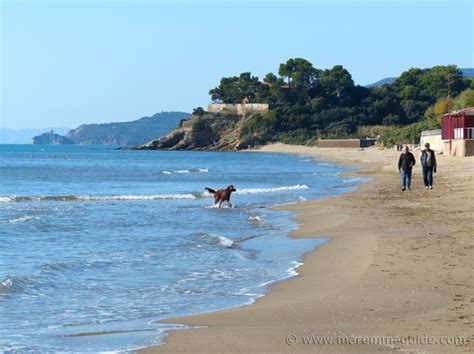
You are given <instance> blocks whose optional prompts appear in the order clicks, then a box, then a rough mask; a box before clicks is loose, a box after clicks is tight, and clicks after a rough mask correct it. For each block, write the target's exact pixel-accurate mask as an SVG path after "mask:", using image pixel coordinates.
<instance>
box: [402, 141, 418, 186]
mask: <svg viewBox="0 0 474 354" xmlns="http://www.w3.org/2000/svg"><path fill="white" fill-rule="evenodd" d="M415 163H416V160H415V156H413V154H412V153H411V152H410V149H409V148H408V146H406V145H405V147H404V148H403V152H402V153H401V154H400V158H399V159H398V170H399V171H400V172H401V174H402V191H405V189H407V188H408V190H411V189H410V188H411V172H412V169H413V166H415Z"/></svg>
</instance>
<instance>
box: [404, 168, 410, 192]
mask: <svg viewBox="0 0 474 354" xmlns="http://www.w3.org/2000/svg"><path fill="white" fill-rule="evenodd" d="M410 186H411V168H402V187H403V188H410Z"/></svg>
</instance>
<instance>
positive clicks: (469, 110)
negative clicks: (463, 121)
mask: <svg viewBox="0 0 474 354" xmlns="http://www.w3.org/2000/svg"><path fill="white" fill-rule="evenodd" d="M460 113H465V114H466V115H467V116H472V115H474V107H467V108H463V109H460V110H457V111H452V112H451V113H446V114H444V116H449V114H451V115H453V114H460Z"/></svg>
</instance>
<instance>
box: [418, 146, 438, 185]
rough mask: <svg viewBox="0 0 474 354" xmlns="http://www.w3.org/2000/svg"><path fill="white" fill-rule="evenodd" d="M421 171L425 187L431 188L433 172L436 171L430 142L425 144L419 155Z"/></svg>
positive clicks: (434, 157)
mask: <svg viewBox="0 0 474 354" xmlns="http://www.w3.org/2000/svg"><path fill="white" fill-rule="evenodd" d="M420 162H421V171H422V172H423V183H424V184H425V189H433V173H436V168H437V164H436V154H435V152H434V151H433V150H431V149H430V144H429V143H426V144H425V149H424V150H423V151H422V152H421V156H420Z"/></svg>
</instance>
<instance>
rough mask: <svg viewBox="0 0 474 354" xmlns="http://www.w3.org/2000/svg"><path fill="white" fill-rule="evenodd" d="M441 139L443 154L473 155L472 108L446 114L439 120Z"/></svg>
mask: <svg viewBox="0 0 474 354" xmlns="http://www.w3.org/2000/svg"><path fill="white" fill-rule="evenodd" d="M441 139H442V140H443V145H444V146H443V150H444V154H446V155H449V156H473V155H474V107H468V108H464V109H460V110H458V111H454V112H451V113H446V114H445V115H443V117H442V118H441Z"/></svg>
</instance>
